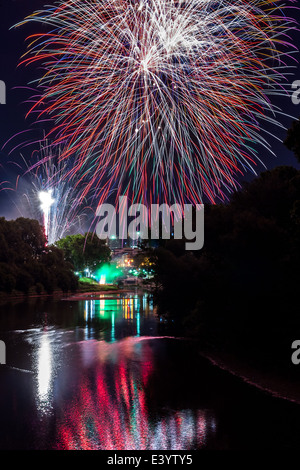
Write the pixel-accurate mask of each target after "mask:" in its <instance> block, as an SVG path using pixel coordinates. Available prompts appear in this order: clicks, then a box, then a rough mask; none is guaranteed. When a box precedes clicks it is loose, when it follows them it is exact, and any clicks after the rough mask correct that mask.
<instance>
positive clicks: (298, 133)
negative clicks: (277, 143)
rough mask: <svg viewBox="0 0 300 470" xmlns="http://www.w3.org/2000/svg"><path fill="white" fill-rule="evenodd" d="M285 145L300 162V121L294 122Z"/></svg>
mask: <svg viewBox="0 0 300 470" xmlns="http://www.w3.org/2000/svg"><path fill="white" fill-rule="evenodd" d="M284 143H285V145H286V146H287V148H288V149H289V150H291V151H292V152H294V154H295V157H296V158H297V160H298V161H299V162H300V119H298V121H294V122H293V124H292V127H291V128H290V129H289V130H288V133H287V138H286V140H285V142H284Z"/></svg>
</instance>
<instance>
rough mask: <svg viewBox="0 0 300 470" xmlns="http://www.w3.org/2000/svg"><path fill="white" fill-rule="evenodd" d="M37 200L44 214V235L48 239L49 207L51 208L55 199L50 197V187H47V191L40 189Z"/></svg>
mask: <svg viewBox="0 0 300 470" xmlns="http://www.w3.org/2000/svg"><path fill="white" fill-rule="evenodd" d="M39 200H40V202H41V209H42V211H43V214H44V229H45V235H46V238H47V240H48V234H49V215H50V209H51V206H52V204H54V203H55V199H53V197H52V189H49V190H48V191H40V192H39Z"/></svg>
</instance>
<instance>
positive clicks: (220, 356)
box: [199, 350, 300, 405]
mask: <svg viewBox="0 0 300 470" xmlns="http://www.w3.org/2000/svg"><path fill="white" fill-rule="evenodd" d="M199 354H200V356H202V357H203V358H205V359H207V360H208V361H209V362H210V363H211V364H213V365H214V366H216V367H218V368H219V369H222V370H225V371H227V372H228V373H230V374H231V375H234V376H235V377H238V378H240V379H241V380H243V381H244V382H245V383H247V384H249V385H252V386H253V387H256V388H258V389H259V390H261V391H263V392H265V393H268V394H270V395H272V396H273V397H275V398H280V399H283V400H288V401H290V402H293V403H297V404H299V405H300V381H298V382H296V381H294V380H292V379H291V378H288V377H287V376H283V374H282V372H280V371H278V375H274V373H273V372H266V371H265V370H264V371H262V370H261V369H259V366H255V365H250V364H249V363H247V361H246V360H242V359H238V358H237V357H236V356H233V355H232V354H228V353H224V352H222V353H217V352H212V351H203V350H200V351H199ZM295 367H296V366H295Z"/></svg>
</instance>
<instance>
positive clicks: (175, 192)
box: [21, 0, 296, 203]
mask: <svg viewBox="0 0 300 470" xmlns="http://www.w3.org/2000/svg"><path fill="white" fill-rule="evenodd" d="M25 22H38V23H42V24H46V25H48V26H49V32H48V34H45V33H43V34H37V35H34V36H32V37H30V38H29V39H30V46H29V50H28V52H27V54H26V56H25V57H24V60H23V61H22V62H23V63H26V64H29V63H34V62H39V63H40V64H42V66H43V67H44V69H45V74H44V76H43V77H42V78H41V79H40V81H39V90H40V96H39V98H36V101H35V103H34V105H33V106H32V107H31V110H30V112H31V113H36V112H38V113H39V117H40V118H41V119H44V116H45V115H48V116H50V117H51V118H52V119H53V121H54V123H55V125H54V128H53V129H52V131H51V134H52V135H54V136H55V137H54V139H55V143H56V144H57V145H60V144H61V143H64V144H67V146H66V148H65V151H64V153H63V154H62V156H61V158H62V159H68V158H69V157H70V156H74V155H75V156H76V162H75V164H74V167H73V170H72V172H73V175H75V174H77V175H82V174H84V175H89V184H88V185H87V186H86V192H88V191H90V190H91V189H92V188H93V189H94V190H95V189H96V190H97V191H98V194H99V195H100V201H102V200H104V199H105V198H106V197H107V195H108V194H109V193H110V192H111V191H114V194H115V195H116V196H118V195H120V194H128V195H131V196H132V197H133V199H134V200H136V201H138V202H142V201H143V202H154V201H158V200H161V199H163V200H165V201H166V202H171V201H174V200H177V201H180V202H183V201H184V202H186V201H191V202H198V203H199V202H203V198H205V197H207V198H208V199H209V200H210V201H211V202H215V201H216V199H217V198H218V197H221V198H223V197H224V194H226V192H227V191H230V190H232V189H233V188H235V187H236V184H237V181H236V176H237V174H238V173H243V172H245V171H247V170H251V171H253V172H255V165H256V162H257V149H256V144H261V145H263V146H264V147H266V148H268V149H269V150H271V147H270V145H269V144H268V142H267V141H266V139H265V138H264V137H263V135H262V129H261V123H262V122H268V123H270V124H272V125H273V124H277V120H276V113H277V112H279V111H280V110H278V109H277V108H275V106H273V105H272V103H271V101H270V97H269V95H272V94H273V95H274V94H275V95H276V94H277V95H280V94H282V93H284V87H283V82H284V79H283V77H282V75H281V71H282V69H283V68H284V67H286V63H285V58H286V57H287V56H288V55H290V54H291V53H292V50H293V49H294V46H292V45H291V44H290V40H289V38H288V36H287V31H288V30H290V29H291V28H294V29H295V27H296V26H295V23H294V22H293V20H292V19H290V18H287V17H286V15H285V13H284V10H282V7H281V5H280V2H278V1H276V0H275V1H270V0H248V1H244V0H236V1H235V2H232V0H220V1H216V0H186V1H183V0H141V1H138V2H136V1H134V0H109V1H107V0H66V1H63V2H62V1H58V2H56V6H53V7H49V8H48V9H45V10H42V11H38V12H36V13H34V14H33V15H31V16H30V17H28V18H26V20H25ZM23 23H24V22H23ZM21 24H22V23H21Z"/></svg>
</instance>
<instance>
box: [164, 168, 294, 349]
mask: <svg viewBox="0 0 300 470" xmlns="http://www.w3.org/2000/svg"><path fill="white" fill-rule="evenodd" d="M175 243H176V246H175ZM178 243H179V242H178V241H176V242H175V241H173V240H170V241H169V243H168V244H167V245H166V246H165V247H164V248H160V249H158V250H157V266H156V270H157V272H156V278H157V282H158V284H159V285H160V286H161V288H160V289H159V290H158V292H157V295H156V298H157V302H158V304H159V306H160V307H161V311H162V312H166V313H167V315H168V316H170V317H171V318H172V319H174V320H176V322H178V323H179V324H182V325H184V326H185V327H186V328H187V331H188V332H189V333H192V334H196V335H198V336H200V337H202V338H205V339H207V340H208V341H209V342H211V343H212V344H213V343H215V344H216V343H218V342H219V343H220V344H222V345H227V346H228V347H235V346H238V347H239V348H241V347H242V348H245V345H246V344H247V350H248V351H250V350H252V349H253V348H258V349H259V350H261V349H262V348H270V347H272V348H273V349H274V346H275V345H276V344H277V341H281V343H282V342H284V341H285V340H288V341H289V342H288V343H287V348H288V352H289V351H290V344H291V341H293V340H294V339H295V338H294V336H295V334H296V336H297V332H298V333H299V332H300V317H299V281H300V278H299V262H300V171H298V170H296V169H295V168H293V167H279V168H276V169H274V170H272V171H267V172H265V173H262V174H261V176H260V177H258V178H257V179H255V180H254V181H252V182H251V183H249V184H247V185H245V187H244V188H243V189H242V190H241V191H239V192H237V193H235V194H234V196H233V197H232V200H231V202H230V203H228V204H227V205H217V206H205V244H204V248H203V249H202V250H201V251H198V252H194V253H190V252H184V251H181V250H179V249H178ZM298 336H299V334H298Z"/></svg>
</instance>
